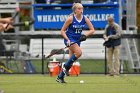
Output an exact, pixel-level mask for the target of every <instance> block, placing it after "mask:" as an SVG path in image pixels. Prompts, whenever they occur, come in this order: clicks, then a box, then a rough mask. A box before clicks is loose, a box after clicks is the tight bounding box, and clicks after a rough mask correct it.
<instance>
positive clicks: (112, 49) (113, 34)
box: [103, 16, 121, 76]
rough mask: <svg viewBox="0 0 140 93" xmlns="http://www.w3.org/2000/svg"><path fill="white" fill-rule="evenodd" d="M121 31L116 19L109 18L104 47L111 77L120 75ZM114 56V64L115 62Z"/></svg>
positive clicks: (104, 36) (104, 35)
mask: <svg viewBox="0 0 140 93" xmlns="http://www.w3.org/2000/svg"><path fill="white" fill-rule="evenodd" d="M120 37H121V29H120V26H119V25H118V24H117V23H115V22H114V18H113V17H111V16H109V17H108V24H107V25H106V28H105V32H104V34H103V38H104V39H105V41H106V42H105V43H104V46H106V47H107V65H108V68H109V75H110V76H114V75H119V74H120V73H119V71H120V61H119V53H120V52H119V49H120V44H121V39H120ZM113 56H114V62H113Z"/></svg>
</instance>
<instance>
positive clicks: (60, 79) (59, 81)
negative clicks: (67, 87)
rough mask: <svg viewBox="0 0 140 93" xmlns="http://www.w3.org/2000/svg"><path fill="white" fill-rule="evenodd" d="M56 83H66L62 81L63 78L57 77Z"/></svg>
mask: <svg viewBox="0 0 140 93" xmlns="http://www.w3.org/2000/svg"><path fill="white" fill-rule="evenodd" d="M56 81H57V82H58V83H66V82H65V81H64V78H59V77H57V79H56Z"/></svg>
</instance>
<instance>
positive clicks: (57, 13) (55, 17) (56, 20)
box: [34, 5, 119, 29]
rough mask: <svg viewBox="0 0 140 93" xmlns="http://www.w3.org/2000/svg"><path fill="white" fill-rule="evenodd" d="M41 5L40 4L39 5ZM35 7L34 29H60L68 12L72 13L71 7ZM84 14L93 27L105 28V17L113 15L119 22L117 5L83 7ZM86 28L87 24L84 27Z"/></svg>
mask: <svg viewBox="0 0 140 93" xmlns="http://www.w3.org/2000/svg"><path fill="white" fill-rule="evenodd" d="M40 7H41V6H40ZM40 7H39V8H36V6H35V5H34V18H35V24H34V28H35V29H61V27H62V26H63V24H64V22H65V21H66V19H67V17H68V16H69V14H71V13H72V10H71V8H68V9H63V8H62V9H56V8H55V7H47V5H46V7H45V8H44V6H42V8H40ZM84 7H85V6H84ZM83 14H84V15H85V16H87V17H88V18H89V20H90V21H91V23H92V24H93V26H94V28H105V25H106V24H107V17H108V16H113V17H114V19H115V22H116V23H119V9H118V7H116V6H115V7H113V6H111V7H91V6H90V7H88V6H87V7H85V9H84V13H83ZM85 29H87V26H86V28H85Z"/></svg>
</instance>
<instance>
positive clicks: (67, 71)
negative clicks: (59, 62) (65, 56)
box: [62, 64, 69, 76]
mask: <svg viewBox="0 0 140 93" xmlns="http://www.w3.org/2000/svg"><path fill="white" fill-rule="evenodd" d="M62 69H63V72H64V73H65V75H66V76H69V70H67V69H66V67H65V64H64V65H63V68H62Z"/></svg>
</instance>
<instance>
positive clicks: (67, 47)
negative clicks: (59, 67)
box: [45, 40, 80, 58]
mask: <svg viewBox="0 0 140 93" xmlns="http://www.w3.org/2000/svg"><path fill="white" fill-rule="evenodd" d="M77 42H80V40H77V41H76V42H73V43H71V44H70V46H71V45H73V44H75V43H77ZM70 46H66V47H64V48H61V49H58V50H57V51H55V52H53V53H51V54H49V55H48V56H47V57H45V58H50V57H51V56H53V55H55V54H57V53H58V52H60V51H62V50H64V49H66V48H68V47H70Z"/></svg>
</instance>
